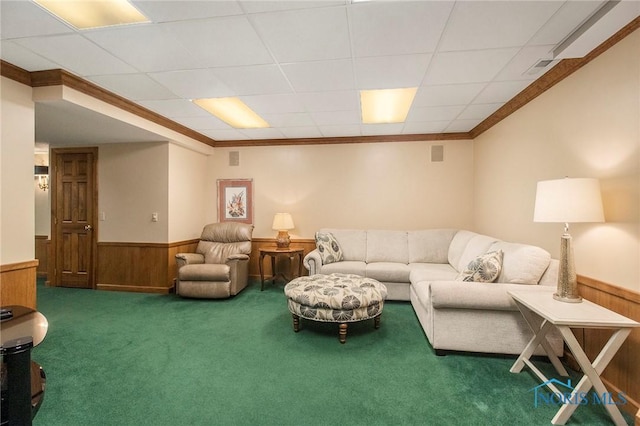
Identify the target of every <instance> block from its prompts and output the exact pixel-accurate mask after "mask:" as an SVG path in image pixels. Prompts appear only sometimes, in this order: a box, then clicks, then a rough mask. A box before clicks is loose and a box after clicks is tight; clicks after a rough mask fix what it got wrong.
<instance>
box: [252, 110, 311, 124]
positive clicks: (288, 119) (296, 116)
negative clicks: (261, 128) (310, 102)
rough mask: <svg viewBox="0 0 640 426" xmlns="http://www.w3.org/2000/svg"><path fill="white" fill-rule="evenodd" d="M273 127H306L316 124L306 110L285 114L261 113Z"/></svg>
mask: <svg viewBox="0 0 640 426" xmlns="http://www.w3.org/2000/svg"><path fill="white" fill-rule="evenodd" d="M261 116H262V118H264V119H265V120H266V121H267V123H269V124H270V125H271V126H272V127H305V126H315V123H314V122H313V119H312V118H311V116H310V115H309V114H308V113H306V112H289V113H285V114H269V113H264V114H261Z"/></svg>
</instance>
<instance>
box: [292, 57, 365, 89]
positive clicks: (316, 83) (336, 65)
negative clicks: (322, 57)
mask: <svg viewBox="0 0 640 426" xmlns="http://www.w3.org/2000/svg"><path fill="white" fill-rule="evenodd" d="M281 67H282V71H284V73H285V76H286V77H287V78H288V79H289V82H290V83H291V85H292V86H293V88H294V89H295V90H296V91H297V92H321V91H333V90H353V89H355V82H354V79H353V69H352V68H353V67H352V63H351V60H337V61H319V62H297V63H292V64H284V65H282V66H281Z"/></svg>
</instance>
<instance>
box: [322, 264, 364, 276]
mask: <svg viewBox="0 0 640 426" xmlns="http://www.w3.org/2000/svg"><path fill="white" fill-rule="evenodd" d="M366 268H367V264H366V263H364V262H362V261H358V260H344V261H342V262H335V263H329V264H327V265H322V269H321V270H320V271H319V272H318V273H320V274H324V275H329V274H335V273H340V274H354V275H360V276H363V277H364V276H365V272H366Z"/></svg>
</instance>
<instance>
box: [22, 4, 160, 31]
mask: <svg viewBox="0 0 640 426" xmlns="http://www.w3.org/2000/svg"><path fill="white" fill-rule="evenodd" d="M35 2H36V3H37V4H39V5H40V6H42V7H43V8H45V9H46V10H48V11H49V12H51V13H53V14H54V15H55V16H57V17H58V18H60V19H62V20H63V21H65V22H67V23H69V24H71V25H73V26H74V27H76V28H77V29H79V30H86V29H89V28H100V27H109V26H113V25H126V24H139V23H143V22H150V21H149V18H147V17H146V16H144V15H143V14H142V13H140V11H139V10H138V9H136V8H135V7H134V6H133V5H132V4H131V3H129V1H128V0H100V1H86V0H35Z"/></svg>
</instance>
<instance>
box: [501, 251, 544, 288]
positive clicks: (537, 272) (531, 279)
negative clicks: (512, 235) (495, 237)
mask: <svg viewBox="0 0 640 426" xmlns="http://www.w3.org/2000/svg"><path fill="white" fill-rule="evenodd" d="M494 250H496V251H497V250H502V252H503V254H504V255H503V258H502V271H501V272H500V275H499V276H498V280H497V281H498V282H501V283H510V284H538V282H539V281H540V278H541V277H542V274H544V272H545V271H546V270H547V268H548V267H549V262H550V261H551V254H549V252H548V251H546V250H544V249H542V248H540V247H536V246H531V245H528V244H518V243H508V242H505V241H497V242H495V243H493V244H492V245H491V248H490V249H489V251H494Z"/></svg>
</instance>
